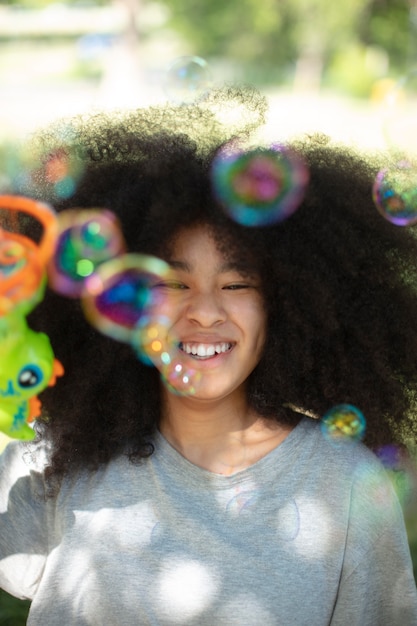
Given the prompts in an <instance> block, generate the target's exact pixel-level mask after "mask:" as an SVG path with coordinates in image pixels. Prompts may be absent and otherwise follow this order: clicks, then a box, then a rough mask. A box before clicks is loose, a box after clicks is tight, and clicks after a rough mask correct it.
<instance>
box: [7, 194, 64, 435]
mask: <svg viewBox="0 0 417 626" xmlns="http://www.w3.org/2000/svg"><path fill="white" fill-rule="evenodd" d="M0 209H5V210H6V211H11V212H13V211H17V212H19V213H25V214H27V215H30V216H32V217H34V218H35V219H36V220H37V221H38V222H39V223H40V224H41V225H42V228H43V233H42V238H41V240H40V241H39V243H38V244H37V243H36V242H35V241H33V240H32V239H30V238H28V237H26V236H25V235H22V234H20V233H15V232H11V231H9V230H7V229H5V228H3V227H2V226H0V430H1V431H2V432H4V433H5V434H6V435H8V436H9V437H12V438H15V439H25V440H30V439H33V438H34V437H35V431H34V429H33V428H32V427H31V426H30V425H29V424H30V422H33V421H34V419H36V417H38V416H39V415H40V411H41V402H40V400H39V399H38V397H37V396H38V394H39V393H40V392H41V391H43V390H44V389H45V388H46V387H48V386H51V385H54V384H55V382H56V377H57V376H62V374H63V373H64V370H63V367H62V365H61V363H60V362H59V361H58V360H57V359H56V358H55V357H54V353H53V350H52V347H51V344H50V342H49V338H48V337H47V336H46V335H45V334H44V333H37V332H35V331H33V330H32V329H30V328H29V326H28V324H27V321H26V316H27V315H28V314H29V313H30V312H31V311H32V310H33V308H34V307H35V306H36V305H37V304H39V302H40V301H41V300H42V298H43V295H44V290H45V286H46V264H47V262H48V260H49V259H50V257H51V256H52V254H53V252H54V246H55V240H56V234H57V219H56V215H55V213H54V211H53V210H52V209H51V208H50V207H49V206H48V205H46V204H43V203H41V202H37V201H35V200H32V199H30V198H26V197H21V196H12V195H3V196H0Z"/></svg>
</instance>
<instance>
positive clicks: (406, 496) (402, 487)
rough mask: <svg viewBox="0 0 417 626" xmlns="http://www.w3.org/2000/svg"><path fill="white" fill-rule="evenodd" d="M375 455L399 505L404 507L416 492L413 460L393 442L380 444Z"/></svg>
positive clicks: (416, 476) (416, 484)
mask: <svg viewBox="0 0 417 626" xmlns="http://www.w3.org/2000/svg"><path fill="white" fill-rule="evenodd" d="M376 455H377V456H378V458H379V459H380V461H381V463H382V464H383V465H384V467H385V469H386V471H387V473H388V476H389V478H390V479H391V482H392V484H393V486H394V489H395V491H396V494H397V497H398V499H399V501H400V502H401V505H402V506H403V507H405V506H406V505H408V504H409V503H410V500H411V497H412V495H413V493H417V467H416V463H415V461H414V460H413V459H412V458H411V456H410V455H409V454H408V453H407V452H406V451H405V450H403V449H401V448H400V447H399V446H396V445H394V444H388V445H385V446H382V447H381V448H379V449H378V450H376Z"/></svg>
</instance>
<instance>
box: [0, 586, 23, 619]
mask: <svg viewBox="0 0 417 626" xmlns="http://www.w3.org/2000/svg"><path fill="white" fill-rule="evenodd" d="M29 607H30V602H28V601H27V600H18V598H14V597H13V596H10V595H9V594H8V593H6V592H5V591H2V590H1V589H0V626H24V625H25V624H26V621H27V616H28V612H29Z"/></svg>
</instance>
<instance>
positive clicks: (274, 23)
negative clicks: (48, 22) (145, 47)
mask: <svg viewBox="0 0 417 626" xmlns="http://www.w3.org/2000/svg"><path fill="white" fill-rule="evenodd" d="M123 2H124V4H125V6H126V10H127V11H129V14H130V16H131V21H130V27H132V24H134V28H136V31H137V35H138V40H139V41H144V40H145V39H146V38H147V37H148V36H149V32H148V29H149V26H147V25H146V23H144V21H143V15H144V13H145V9H146V8H147V7H149V6H151V5H159V6H160V7H163V8H164V9H165V13H166V18H165V19H164V20H163V23H161V24H160V25H159V26H157V27H155V30H156V31H158V32H159V35H160V36H161V37H162V38H164V37H165V36H168V37H169V36H170V35H169V33H170V32H171V33H172V32H175V33H176V35H177V36H179V37H180V38H181V39H182V41H183V42H184V46H185V48H186V49H188V50H189V53H190V54H192V55H196V56H201V57H203V58H205V59H207V60H208V61H210V62H212V63H213V64H216V63H218V64H221V65H222V66H223V67H225V66H227V68H228V70H229V72H230V73H231V74H232V75H233V76H234V78H236V79H237V80H239V79H240V78H241V76H242V75H244V76H245V78H246V79H247V82H251V83H252V84H273V85H277V84H285V83H288V84H290V83H292V82H293V81H296V82H297V81H298V82H299V83H302V82H303V80H305V81H307V82H308V81H309V80H310V83H311V82H312V81H313V82H314V81H315V83H316V84H315V86H316V87H317V86H323V85H324V86H328V87H331V88H334V89H336V90H339V91H342V92H344V93H346V94H349V95H353V96H356V97H367V96H369V95H370V93H371V90H372V86H373V84H374V83H375V82H376V81H378V80H380V79H382V78H385V77H386V76H390V77H398V76H399V75H402V74H404V73H405V72H406V71H408V68H409V67H410V66H412V65H414V62H415V59H416V58H417V37H416V34H417V5H416V6H414V4H415V0H340V1H339V2H329V1H328V0H262V2H259V1H258V0H228V1H227V2H224V0H199V1H198V2H196V0H75V1H69V0H67V1H66V2H65V1H64V2H62V1H61V2H57V1H56V0H55V2H54V0H8V1H6V2H3V3H0V4H5V5H9V6H13V7H15V8H16V9H22V10H24V9H34V8H39V9H45V8H48V7H50V6H53V5H54V4H61V5H62V4H66V5H67V6H68V7H72V8H80V7H85V8H88V7H94V6H95V7H97V6H105V5H111V4H112V3H113V4H114V5H115V6H116V4H118V5H119V6H120V5H121V4H122V3H123ZM92 32H94V25H93V24H92Z"/></svg>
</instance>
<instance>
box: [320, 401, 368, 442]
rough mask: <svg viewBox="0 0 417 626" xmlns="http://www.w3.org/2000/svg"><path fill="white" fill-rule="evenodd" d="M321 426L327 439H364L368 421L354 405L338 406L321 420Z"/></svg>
mask: <svg viewBox="0 0 417 626" xmlns="http://www.w3.org/2000/svg"><path fill="white" fill-rule="evenodd" d="M320 426H321V430H322V432H323V434H324V435H325V437H326V438H328V439H330V440H333V441H338V440H341V439H352V440H360V439H363V437H364V435H365V429H366V420H365V417H364V415H363V413H362V412H361V411H360V410H359V409H358V408H357V407H355V406H353V405H352V404H338V405H336V406H334V407H332V408H331V409H330V410H329V411H328V412H327V413H326V414H325V415H324V416H323V417H322V419H321V420H320Z"/></svg>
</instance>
